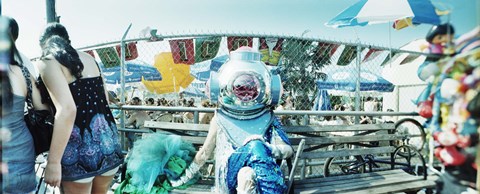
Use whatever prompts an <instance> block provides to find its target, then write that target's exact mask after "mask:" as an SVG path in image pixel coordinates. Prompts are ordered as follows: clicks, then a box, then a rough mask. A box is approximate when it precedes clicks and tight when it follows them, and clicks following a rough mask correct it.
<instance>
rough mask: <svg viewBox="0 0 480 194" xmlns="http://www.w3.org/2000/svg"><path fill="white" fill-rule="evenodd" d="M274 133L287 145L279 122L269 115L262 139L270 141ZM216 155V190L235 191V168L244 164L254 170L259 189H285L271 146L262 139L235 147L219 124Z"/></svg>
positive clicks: (236, 171)
mask: <svg viewBox="0 0 480 194" xmlns="http://www.w3.org/2000/svg"><path fill="white" fill-rule="evenodd" d="M276 135H278V136H280V138H281V139H282V140H283V141H284V142H286V143H287V144H289V145H290V142H289V140H288V137H287V135H286V133H285V132H284V131H283V128H282V126H281V124H280V122H279V121H278V120H277V119H276V118H275V117H272V122H271V124H270V125H269V126H268V128H267V130H266V131H265V133H264V134H263V137H264V139H263V140H264V141H265V142H268V143H271V141H272V138H273V136H276ZM215 159H216V162H215V164H216V173H217V179H216V181H215V184H216V192H217V193H236V187H237V176H238V172H239V171H240V169H241V168H242V167H246V166H248V167H251V168H252V169H253V170H254V171H255V174H256V186H257V192H258V193H283V192H284V191H285V189H286V185H285V181H284V179H283V173H282V172H281V170H280V166H279V165H278V164H277V163H276V162H275V158H274V157H273V156H272V152H271V150H270V148H268V147H267V146H266V145H265V143H264V142H263V141H261V140H253V141H250V142H248V143H247V144H245V145H244V146H240V147H237V146H235V143H234V142H232V141H230V140H229V139H228V135H227V134H226V130H225V129H224V128H222V127H220V128H219V131H218V134H217V149H216V156H215Z"/></svg>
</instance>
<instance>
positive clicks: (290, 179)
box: [287, 139, 305, 193]
mask: <svg viewBox="0 0 480 194" xmlns="http://www.w3.org/2000/svg"><path fill="white" fill-rule="evenodd" d="M304 147H305V139H302V140H300V144H299V145H298V148H297V153H296V154H295V160H293V165H292V169H291V170H290V174H289V175H288V187H287V193H290V189H291V188H292V184H293V179H294V176H295V169H296V168H297V164H298V159H299V158H300V155H302V153H303V148H304Z"/></svg>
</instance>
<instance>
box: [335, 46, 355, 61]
mask: <svg viewBox="0 0 480 194" xmlns="http://www.w3.org/2000/svg"><path fill="white" fill-rule="evenodd" d="M356 57H357V46H350V45H345V49H343V52H342V54H341V55H340V58H339V59H338V63H337V65H340V66H345V65H348V64H350V62H352V60H353V59H355V58H356Z"/></svg>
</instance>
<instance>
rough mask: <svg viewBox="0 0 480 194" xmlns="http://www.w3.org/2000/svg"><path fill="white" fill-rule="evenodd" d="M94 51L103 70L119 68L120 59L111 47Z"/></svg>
mask: <svg viewBox="0 0 480 194" xmlns="http://www.w3.org/2000/svg"><path fill="white" fill-rule="evenodd" d="M95 51H97V54H98V57H100V60H101V61H102V63H103V65H104V67H105V68H109V67H115V66H120V57H118V54H117V51H115V49H114V48H113V47H107V48H99V49H97V50H95Z"/></svg>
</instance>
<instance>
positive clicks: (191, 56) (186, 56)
mask: <svg viewBox="0 0 480 194" xmlns="http://www.w3.org/2000/svg"><path fill="white" fill-rule="evenodd" d="M168 42H169V43H170V48H171V49H172V55H173V62H174V63H176V64H179V63H182V64H188V65H191V64H194V63H195V47H194V46H193V39H177V40H170V41H168Z"/></svg>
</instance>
